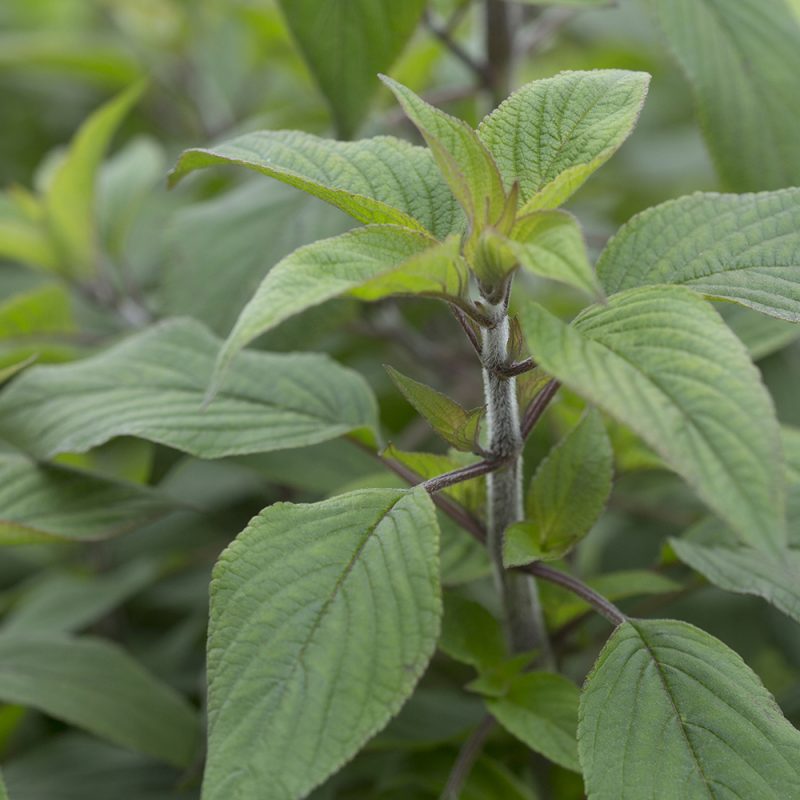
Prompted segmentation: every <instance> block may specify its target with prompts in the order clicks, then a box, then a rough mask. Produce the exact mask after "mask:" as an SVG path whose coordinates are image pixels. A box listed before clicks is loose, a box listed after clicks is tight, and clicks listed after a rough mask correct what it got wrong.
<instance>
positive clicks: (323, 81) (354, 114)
mask: <svg viewBox="0 0 800 800" xmlns="http://www.w3.org/2000/svg"><path fill="white" fill-rule="evenodd" d="M279 4H280V7H281V10H282V11H283V15H284V17H286V21H287V23H288V24H289V29H290V30H291V32H292V34H293V36H294V38H295V40H296V41H297V44H298V46H299V48H300V51H301V53H302V54H303V56H304V58H305V60H306V62H307V63H308V66H309V68H310V70H311V72H312V74H313V75H314V78H315V79H316V81H317V83H318V84H319V86H320V89H322V93H323V94H324V95H325V99H326V100H327V101H328V103H329V104H330V106H331V109H332V111H333V118H334V120H335V121H336V127H337V129H338V130H339V133H340V134H341V135H342V136H344V137H349V136H352V134H353V133H354V132H355V131H356V129H357V128H358V126H359V124H360V123H361V121H362V120H363V118H364V116H365V115H366V113H367V111H368V109H369V105H370V101H371V100H372V98H373V97H374V95H375V92H376V90H377V89H378V86H379V85H380V84H379V83H378V81H377V79H376V77H375V76H376V73H378V72H386V71H387V70H388V69H389V68H390V67H391V66H392V64H393V63H394V62H395V59H397V57H398V56H399V55H400V53H401V52H402V50H403V47H404V46H405V44H406V42H407V41H408V40H409V39H410V38H411V36H412V34H413V33H414V31H415V30H416V27H417V23H418V22H419V19H420V16H421V14H422V10H423V8H424V6H425V2H424V0H403V2H402V3H396V2H393V0H325V2H324V3H322V4H320V2H319V0H279Z"/></svg>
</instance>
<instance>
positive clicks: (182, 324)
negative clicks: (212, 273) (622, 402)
mask: <svg viewBox="0 0 800 800" xmlns="http://www.w3.org/2000/svg"><path fill="white" fill-rule="evenodd" d="M219 346H220V344H219V341H218V340H217V339H216V338H215V337H213V336H212V335H211V334H210V333H209V332H208V331H207V330H206V329H205V328H204V327H203V326H202V325H201V324H200V323H198V322H195V321H193V320H170V321H167V322H164V323H161V324H159V325H157V326H155V327H153V328H150V329H149V330H146V331H143V332H141V333H138V334H135V335H133V336H131V337H130V338H128V339H126V340H125V341H123V342H121V343H120V344H118V345H116V346H114V347H111V348H109V349H107V350H105V351H104V352H102V353H100V354H99V355H96V356H93V357H91V358H87V359H85V360H83V361H79V362H76V363H73V364H65V365H59V366H48V367H32V368H31V369H29V370H27V371H26V372H25V373H23V374H22V375H20V376H19V377H18V378H17V379H16V380H15V381H14V382H13V383H12V384H11V385H10V386H9V387H8V388H7V389H6V390H5V391H4V392H3V393H2V394H1V395H0V435H1V436H3V438H5V439H6V440H8V441H9V442H12V443H14V444H16V445H17V446H19V447H20V448H22V449H24V450H27V451H28V452H30V453H32V454H34V455H35V456H37V457H40V458H50V457H52V456H53V455H55V454H57V453H64V452H84V451H86V450H89V449H91V448H92V447H96V446H97V445H99V444H102V443H103V442H107V441H108V440H109V439H112V438H114V437H117V436H137V437H139V438H142V439H148V440H149V441H153V442H158V443H160V444H164V445H167V446H168V447H174V448H176V449H178V450H183V451H184V452H187V453H190V454H192V455H196V456H200V457H202V458H221V457H223V456H227V455H235V454H244V453H259V452H268V451H270V450H280V449H288V448H291V447H300V446H302V445H308V444H315V443H317V442H322V441H325V440H326V439H333V438H335V437H337V436H341V435H343V434H346V433H350V432H352V431H363V430H373V431H374V430H376V428H377V421H376V418H377V411H376V405H375V399H374V397H373V395H372V393H371V391H370V389H369V387H368V385H367V384H366V382H365V381H364V380H363V379H362V378H361V377H360V376H359V375H357V374H356V373H355V372H352V371H350V370H348V369H345V368H343V367H340V366H339V365H338V364H336V363H335V362H333V361H331V360H330V359H329V358H328V357H327V356H322V355H312V354H297V353H292V354H285V355H284V354H280V355H278V354H272V353H246V354H244V355H243V356H242V357H241V359H240V360H239V361H238V363H237V364H236V365H235V367H234V368H233V369H232V370H231V371H230V374H229V380H228V381H227V382H226V384H225V387H224V388H223V390H222V391H221V393H220V395H219V397H218V398H217V400H216V401H215V402H214V403H212V404H211V405H210V406H209V407H208V408H204V407H203V399H204V397H205V393H206V388H207V386H208V383H209V381H210V379H211V374H212V370H213V365H214V360H215V357H216V355H217V352H218V350H219Z"/></svg>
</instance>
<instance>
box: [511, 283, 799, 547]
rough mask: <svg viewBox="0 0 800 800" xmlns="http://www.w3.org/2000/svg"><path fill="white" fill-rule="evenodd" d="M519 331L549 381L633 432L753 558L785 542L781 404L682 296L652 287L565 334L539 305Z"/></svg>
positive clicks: (738, 348) (728, 338)
mask: <svg viewBox="0 0 800 800" xmlns="http://www.w3.org/2000/svg"><path fill="white" fill-rule="evenodd" d="M520 320H521V322H522V325H523V330H524V331H525V334H526V337H527V339H528V341H529V342H530V343H531V346H532V350H533V356H534V358H535V359H536V361H537V363H539V364H540V365H541V366H542V367H543V368H544V369H545V370H546V371H547V372H549V373H550V374H552V375H553V376H555V377H556V378H558V379H559V380H561V381H562V382H563V383H564V384H565V385H566V386H568V387H569V388H570V389H572V390H573V391H575V392H576V393H577V394H580V395H582V396H583V397H585V398H586V399H587V400H589V401H590V402H592V403H594V404H595V405H597V406H598V407H600V408H601V409H603V410H604V411H606V412H607V413H609V414H610V415H612V416H614V417H616V418H617V419H618V420H619V421H620V422H623V423H624V424H625V425H627V426H629V427H630V428H631V429H632V430H633V431H635V432H636V433H638V434H639V435H640V436H641V437H642V439H644V441H645V442H646V443H647V444H649V445H650V446H651V447H652V448H653V449H654V450H655V451H656V452H657V453H658V455H660V456H661V457H662V458H663V459H664V461H665V462H666V463H667V464H668V465H669V466H670V467H671V468H672V469H674V470H675V471H676V472H677V473H678V474H679V475H681V476H682V477H683V478H684V479H685V480H686V481H687V482H688V483H689V485H690V486H691V487H692V489H694V491H696V492H697V494H698V495H699V496H700V497H701V498H702V499H703V500H704V501H705V502H706V503H707V504H708V505H709V506H710V507H711V508H712V509H713V510H714V511H715V512H716V513H717V514H719V515H720V516H721V517H722V518H723V519H725V520H726V521H727V522H728V523H729V524H730V525H731V526H732V527H733V528H734V530H736V532H737V533H738V535H739V536H740V537H741V538H742V539H743V540H744V541H746V542H748V543H750V544H752V545H754V546H755V547H766V548H767V549H769V548H772V549H774V548H776V547H778V548H779V547H780V546H781V545H782V543H783V542H784V541H785V533H786V531H785V521H784V507H785V504H784V473H783V459H782V455H781V444H780V434H779V428H778V423H777V421H776V419H775V411H774V408H773V405H772V401H771V399H770V397H769V394H768V393H767V391H766V389H765V387H764V385H763V384H762V383H761V379H760V376H759V374H758V371H757V370H756V369H755V367H754V366H753V365H752V362H751V361H750V359H749V358H748V356H747V353H746V352H745V349H744V347H743V345H742V344H741V342H740V341H739V340H738V339H737V338H736V337H735V336H734V335H733V333H731V331H730V330H729V329H728V328H727V326H726V325H725V324H724V322H723V321H722V320H721V319H720V317H719V315H718V314H717V313H716V312H715V311H714V309H713V308H712V307H711V306H710V305H709V304H708V303H706V302H705V301H704V300H702V299H700V298H699V297H697V296H696V295H695V294H694V293H693V292H691V291H690V290H689V289H686V288H684V287H678V286H671V287H645V288H642V289H632V290H629V291H626V292H623V293H620V294H617V295H615V296H613V297H612V298H610V300H609V302H608V305H607V306H593V307H591V308H589V309H587V310H586V311H584V312H583V313H581V314H580V315H579V317H578V318H577V319H576V321H575V322H574V324H573V325H569V326H568V325H566V324H564V323H563V322H561V321H560V320H559V319H557V318H556V317H555V316H553V315H552V314H550V313H549V312H547V311H545V310H544V309H543V308H541V307H540V306H537V305H535V304H533V303H531V304H528V305H527V306H525V307H523V308H522V309H521V311H520Z"/></svg>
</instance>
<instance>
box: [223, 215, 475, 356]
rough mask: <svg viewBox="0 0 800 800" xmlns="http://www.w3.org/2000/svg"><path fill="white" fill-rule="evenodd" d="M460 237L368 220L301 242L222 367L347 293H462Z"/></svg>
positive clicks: (238, 330)
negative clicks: (281, 326)
mask: <svg viewBox="0 0 800 800" xmlns="http://www.w3.org/2000/svg"><path fill="white" fill-rule="evenodd" d="M458 250H459V242H458V239H457V238H456V237H450V238H449V239H447V240H446V241H445V242H443V243H441V244H439V243H437V242H436V241H434V240H433V239H431V238H430V237H429V236H428V235H427V234H424V233H419V232H416V231H409V230H405V229H403V228H398V227H396V226H393V225H368V226H367V227H364V228H356V229H355V230H352V231H348V232H347V233H343V234H342V235H341V236H336V237H334V238H332V239H323V240H322V241H319V242H314V243H313V244H309V245H306V246H305V247H301V248H300V249H299V250H295V252H294V253H291V254H290V255H288V256H286V258H284V259H283V260H282V261H281V262H280V263H278V264H276V265H275V267H273V268H272V269H271V270H270V271H269V272H268V273H267V277H266V278H264V280H263V281H262V283H261V285H260V286H259V287H258V290H257V291H256V293H255V295H254V296H253V298H252V300H250V302H249V303H248V304H247V305H246V306H245V307H244V309H243V310H242V313H241V314H240V315H239V319H238V320H237V322H236V325H235V326H234V328H233V330H232V331H231V335H230V336H229V337H228V340H227V341H226V342H225V346H224V348H223V350H222V352H221V353H220V359H219V365H220V366H219V368H220V370H222V369H225V368H227V365H228V364H229V363H230V361H231V359H232V358H233V357H234V356H235V355H236V353H238V352H239V351H240V350H241V349H242V348H243V347H245V346H246V345H247V344H248V343H250V342H252V341H253V339H255V338H256V337H257V336H259V335H260V334H262V333H265V332H266V331H268V330H270V329H272V328H274V327H275V326H276V325H278V324H280V323H281V322H283V321H284V320H286V319H288V318H289V317H291V316H293V315H295V314H298V313H300V312H301V311H304V310H305V309H307V308H311V307H313V306H316V305H319V304H320V303H323V302H325V301H326V300H331V299H332V298H334V297H341V296H343V295H346V296H350V297H356V298H359V299H361V300H367V301H371V300H380V299H381V298H383V297H388V296H390V295H403V294H409V295H414V294H417V295H425V296H431V297H448V296H454V297H457V296H458V295H460V294H461V293H462V291H463V290H464V288H465V286H466V285H467V280H468V278H467V267H466V265H465V263H464V262H463V260H462V259H461V257H460V256H459V252H458Z"/></svg>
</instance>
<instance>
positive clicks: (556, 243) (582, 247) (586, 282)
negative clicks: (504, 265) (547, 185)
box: [507, 211, 603, 297]
mask: <svg viewBox="0 0 800 800" xmlns="http://www.w3.org/2000/svg"><path fill="white" fill-rule="evenodd" d="M507 246H508V247H509V248H510V249H511V251H512V252H513V253H514V255H515V256H516V259H517V261H518V262H519V264H520V266H522V267H524V268H525V269H528V270H530V271H531V272H533V273H534V274H535V275H539V276H540V277H542V278H550V279H552V280H556V281H561V282H562V283H566V284H568V285H569V286H574V287H575V288H576V289H580V290H581V291H584V292H587V293H588V294H590V295H592V296H593V297H603V290H602V288H601V286H600V283H599V281H598V280H597V276H596V275H595V272H594V269H593V268H592V265H591V264H590V263H589V256H588V255H587V253H586V243H585V242H584V240H583V233H582V232H581V229H580V226H579V225H578V223H577V222H576V220H575V218H574V217H572V216H571V215H570V214H566V213H565V212H563V211H540V212H535V213H532V214H527V215H525V216H523V217H521V218H520V219H519V220H517V222H516V225H515V227H514V231H513V232H512V236H511V239H510V240H508V241H507Z"/></svg>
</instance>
